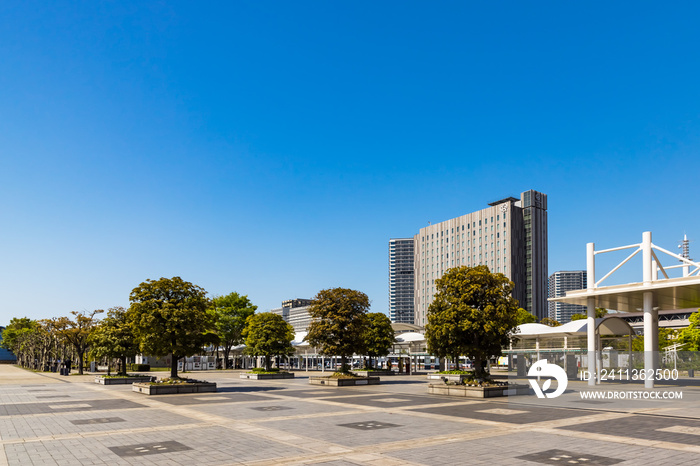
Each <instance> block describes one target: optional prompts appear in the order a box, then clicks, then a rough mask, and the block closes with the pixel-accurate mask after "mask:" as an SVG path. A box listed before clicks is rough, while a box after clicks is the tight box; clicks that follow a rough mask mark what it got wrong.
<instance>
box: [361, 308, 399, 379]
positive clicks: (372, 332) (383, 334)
mask: <svg viewBox="0 0 700 466" xmlns="http://www.w3.org/2000/svg"><path fill="white" fill-rule="evenodd" d="M394 341H396V338H395V337H394V329H393V328H392V327H391V320H390V319H389V318H388V317H387V316H386V314H382V313H381V312H370V313H368V314H367V330H366V331H365V334H364V345H365V348H366V351H367V356H369V366H370V367H373V364H372V358H378V357H381V356H386V355H388V354H389V351H390V350H391V345H393V344H394Z"/></svg>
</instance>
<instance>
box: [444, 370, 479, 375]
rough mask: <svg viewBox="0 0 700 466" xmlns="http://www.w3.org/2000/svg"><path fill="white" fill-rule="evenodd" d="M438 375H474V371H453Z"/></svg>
mask: <svg viewBox="0 0 700 466" xmlns="http://www.w3.org/2000/svg"><path fill="white" fill-rule="evenodd" d="M436 374H447V375H474V371H463V370H453V371H440V372H436Z"/></svg>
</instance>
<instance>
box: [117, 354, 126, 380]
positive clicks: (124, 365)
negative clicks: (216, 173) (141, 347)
mask: <svg viewBox="0 0 700 466" xmlns="http://www.w3.org/2000/svg"><path fill="white" fill-rule="evenodd" d="M119 359H120V360H121V362H122V367H120V369H121V370H120V371H119V374H118V375H124V376H126V375H127V374H126V356H121V357H120V358H119Z"/></svg>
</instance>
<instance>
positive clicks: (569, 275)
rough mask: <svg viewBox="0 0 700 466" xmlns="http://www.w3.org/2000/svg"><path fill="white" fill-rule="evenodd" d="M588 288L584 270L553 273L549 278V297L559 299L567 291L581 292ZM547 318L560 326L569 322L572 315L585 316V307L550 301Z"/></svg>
mask: <svg viewBox="0 0 700 466" xmlns="http://www.w3.org/2000/svg"><path fill="white" fill-rule="evenodd" d="M587 286H588V280H587V278H586V271H585V270H574V271H560V272H554V273H553V274H552V275H550V276H549V297H550V298H561V297H562V296H564V295H566V292H567V291H571V290H583V289H585V288H586V287H587ZM548 306H549V318H550V319H554V320H556V321H557V322H559V323H561V324H566V323H568V322H571V316H572V315H574V314H586V312H587V310H586V306H579V305H578V304H569V303H561V302H553V301H550V302H549V303H548Z"/></svg>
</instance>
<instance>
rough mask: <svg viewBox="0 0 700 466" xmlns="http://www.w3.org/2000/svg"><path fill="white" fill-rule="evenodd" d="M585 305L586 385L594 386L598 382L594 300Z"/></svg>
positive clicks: (591, 299)
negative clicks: (586, 341) (586, 337)
mask: <svg viewBox="0 0 700 466" xmlns="http://www.w3.org/2000/svg"><path fill="white" fill-rule="evenodd" d="M587 304H588V309H587V319H586V328H587V333H588V375H589V378H588V385H595V383H596V380H598V372H597V371H596V359H597V358H596V337H595V336H596V335H595V298H592V297H590V298H588V303H587Z"/></svg>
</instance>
